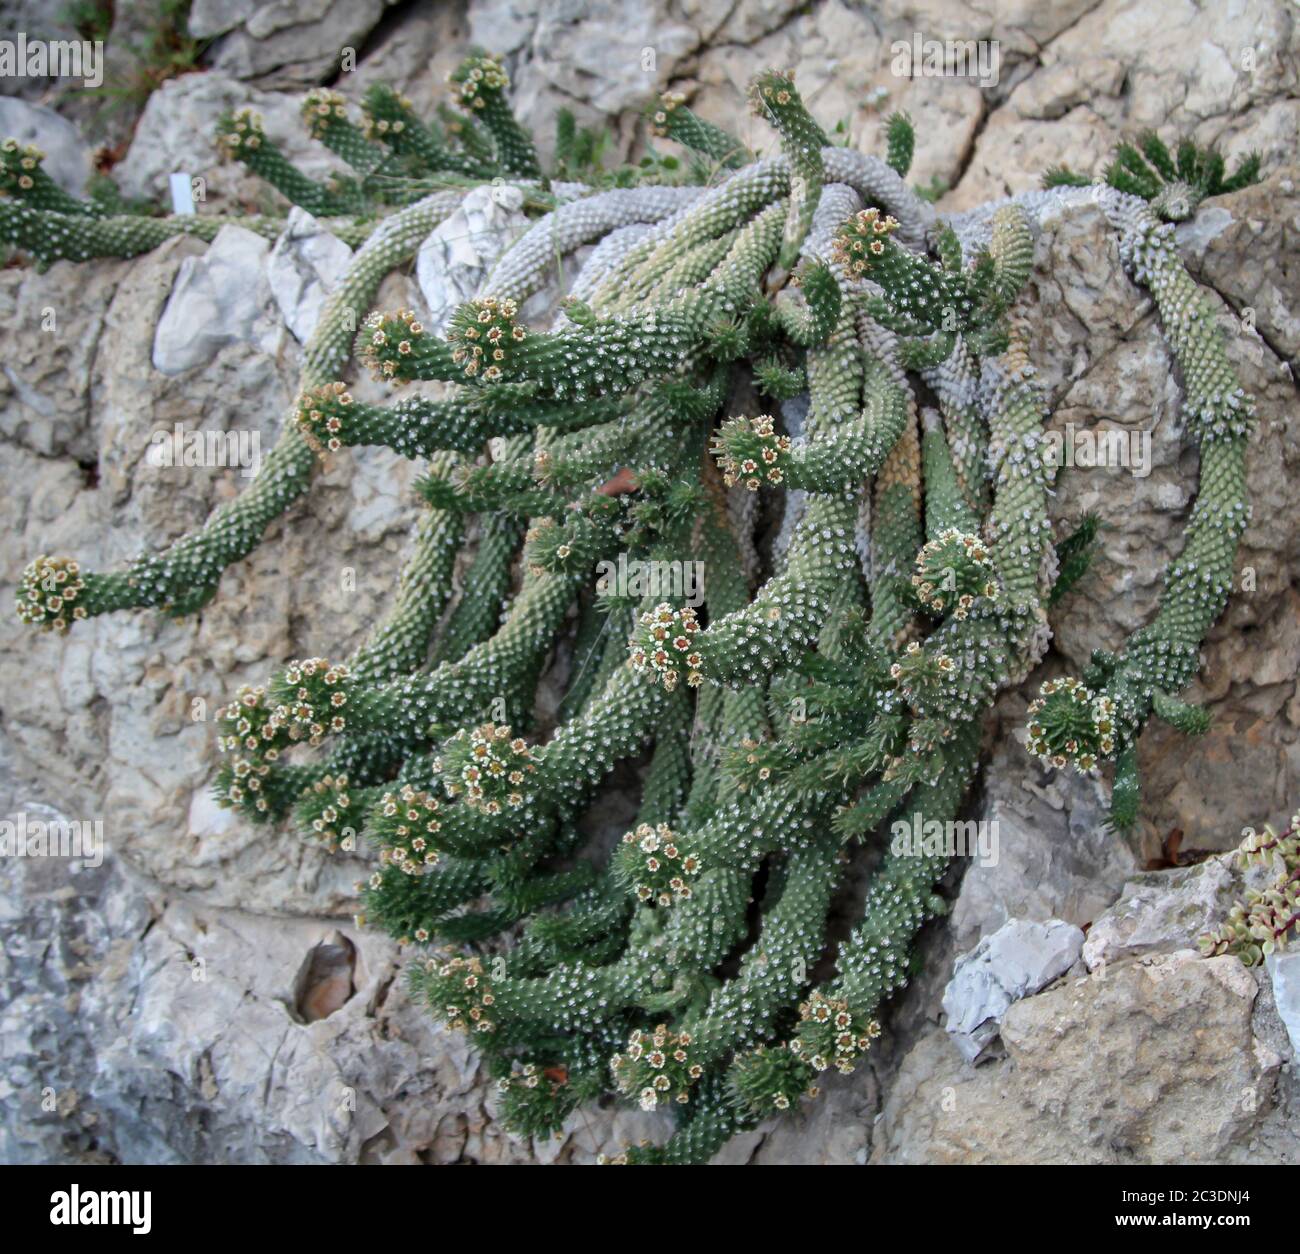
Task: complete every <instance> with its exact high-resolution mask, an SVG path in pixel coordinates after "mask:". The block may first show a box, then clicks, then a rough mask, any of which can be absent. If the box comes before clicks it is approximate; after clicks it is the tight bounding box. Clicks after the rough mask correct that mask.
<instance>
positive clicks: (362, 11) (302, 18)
mask: <svg viewBox="0 0 1300 1254" xmlns="http://www.w3.org/2000/svg"><path fill="white" fill-rule="evenodd" d="M391 3H393V0H275V3H273V4H258V3H253V2H252V0H196V3H195V4H194V6H193V8H192V9H191V11H190V33H191V34H192V35H196V36H198V37H199V38H210V37H215V39H216V42H215V43H214V45H213V48H212V50H211V53H210V57H211V62H212V64H213V65H214V66H215V67H216V68H217V69H218V70H221V71H222V72H223V73H226V74H231V75H234V76H235V77H236V78H241V79H256V80H258V81H259V82H262V83H264V84H266V85H267V86H273V87H285V86H297V85H305V84H312V83H319V82H322V81H323V80H324V79H325V78H326V77H327V76H328V75H329V74H330V72H331V71H334V70H337V69H338V68H339V65H340V61H341V59H342V56H343V50H344V49H345V48H351V49H352V50H353V53H354V55H355V54H356V53H357V52H358V51H359V50H360V47H361V44H362V42H363V41H364V40H365V37H366V36H367V35H368V34H369V33H370V32H371V31H372V30H373V29H374V27H375V25H376V24H377V23H378V22H379V20H380V18H381V17H382V16H383V14H384V9H385V8H387V7H388V5H389V4H391Z"/></svg>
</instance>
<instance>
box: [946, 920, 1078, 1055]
mask: <svg viewBox="0 0 1300 1254" xmlns="http://www.w3.org/2000/svg"><path fill="white" fill-rule="evenodd" d="M1082 944H1083V933H1082V932H1081V931H1080V930H1079V929H1078V928H1077V927H1075V926H1074V925H1073V924H1072V923H1066V922H1063V921H1062V920H1061V919H1048V920H1047V922H1045V923H1039V922H1035V921H1032V920H1026V919H1008V920H1007V921H1006V922H1005V923H1004V924H1003V925H1002V926H1001V927H1000V928H998V930H997V931H996V932H993V933H992V934H991V935H988V936H985V937H983V938H982V939H981V940H980V943H979V944H978V945H976V946H975V948H974V949H972V950H971V951H970V952H969V953H965V954H962V955H961V957H959V958H958V959H957V962H956V964H955V966H954V967H953V972H952V979H951V980H949V982H948V987H947V988H946V989H945V990H944V994H943V1009H944V1013H945V1014H946V1015H947V1016H948V1022H947V1025H946V1027H947V1030H948V1034H949V1035H950V1036H951V1037H952V1041H953V1044H954V1045H956V1046H957V1048H958V1049H959V1050H961V1052H962V1054H963V1055H964V1056H965V1058H966V1059H967V1061H969V1062H974V1061H975V1060H976V1059H977V1058H978V1057H979V1056H980V1054H982V1053H983V1052H984V1050H985V1049H987V1048H988V1046H989V1045H990V1044H991V1043H992V1041H993V1040H994V1038H995V1037H996V1036H997V1034H998V1026H999V1025H1000V1024H1001V1022H1002V1018H1003V1016H1004V1015H1005V1014H1006V1012H1007V1010H1008V1009H1010V1007H1011V1005H1012V1003H1013V1002H1016V1001H1019V1000H1020V999H1021V998H1022V997H1026V996H1028V995H1029V994H1030V993H1036V992H1038V990H1039V989H1040V988H1043V987H1045V986H1046V985H1048V984H1050V983H1051V982H1052V981H1053V980H1055V979H1057V978H1058V977H1059V976H1061V975H1064V974H1065V972H1066V971H1068V970H1069V969H1070V968H1071V967H1072V966H1073V965H1074V964H1075V962H1076V961H1077V960H1078V957H1079V947H1080V945H1082Z"/></svg>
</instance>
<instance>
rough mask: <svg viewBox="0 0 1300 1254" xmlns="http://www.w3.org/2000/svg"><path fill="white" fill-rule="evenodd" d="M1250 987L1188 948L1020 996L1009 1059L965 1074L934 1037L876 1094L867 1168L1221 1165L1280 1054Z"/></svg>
mask: <svg viewBox="0 0 1300 1254" xmlns="http://www.w3.org/2000/svg"><path fill="white" fill-rule="evenodd" d="M1255 996H1256V983H1255V979H1254V977H1253V976H1252V975H1251V974H1250V972H1249V971H1248V970H1247V969H1246V968H1245V967H1243V966H1242V965H1241V963H1240V962H1239V961H1238V960H1237V959H1236V958H1230V957H1222V958H1212V959H1208V960H1205V959H1201V958H1198V957H1197V956H1196V955H1194V954H1192V953H1190V952H1188V951H1179V952H1176V953H1173V954H1167V955H1161V956H1159V957H1154V958H1151V959H1146V960H1138V961H1134V962H1128V963H1123V964H1121V965H1119V966H1116V967H1109V968H1107V971H1106V974H1105V976H1104V977H1102V978H1097V977H1095V976H1094V977H1085V978H1082V979H1077V980H1066V981H1064V982H1062V983H1061V984H1059V985H1057V986H1056V987H1055V988H1052V989H1049V990H1047V991H1046V992H1042V993H1039V994H1038V995H1037V996H1035V997H1027V998H1025V999H1024V1000H1022V1001H1018V1002H1016V1003H1015V1004H1014V1005H1013V1006H1012V1007H1011V1008H1010V1009H1009V1010H1008V1011H1007V1013H1006V1016H1005V1018H1004V1020H1003V1023H1002V1039H1003V1041H1004V1042H1005V1044H1006V1047H1007V1058H1006V1059H1005V1060H1003V1061H1002V1062H1000V1063H996V1064H994V1065H990V1066H986V1067H980V1068H978V1069H976V1070H974V1071H971V1070H970V1069H969V1068H967V1067H966V1066H965V1064H964V1063H961V1062H959V1061H957V1060H956V1056H955V1052H954V1051H951V1050H948V1058H950V1059H952V1061H946V1060H945V1058H944V1056H943V1053H942V1051H943V1050H944V1049H946V1048H947V1047H946V1046H944V1044H943V1043H942V1042H941V1041H939V1040H937V1039H936V1036H935V1035H933V1034H932V1035H931V1036H929V1037H928V1038H926V1039H925V1040H923V1041H922V1042H921V1043H920V1044H918V1045H917V1046H916V1048H915V1049H913V1050H912V1052H911V1053H910V1054H909V1055H908V1057H907V1058H906V1059H905V1060H904V1061H903V1064H902V1066H901V1067H900V1069H899V1071H898V1073H897V1076H896V1078H895V1081H894V1084H893V1088H892V1090H891V1092H890V1093H889V1094H888V1096H887V1097H886V1101H885V1108H884V1116H883V1118H882V1120H881V1124H880V1125H879V1126H878V1128H877V1135H876V1140H875V1143H874V1148H873V1153H872V1161H873V1162H964V1163H1002V1162H1028V1163H1119V1162H1139V1163H1169V1162H1193V1163H1194V1162H1217V1161H1221V1160H1222V1159H1223V1158H1224V1157H1225V1156H1226V1155H1227V1154H1228V1153H1229V1152H1230V1150H1231V1149H1232V1148H1233V1147H1240V1146H1243V1145H1244V1144H1245V1143H1246V1142H1247V1141H1248V1140H1249V1138H1250V1137H1251V1136H1252V1135H1253V1134H1254V1132H1255V1131H1256V1130H1257V1129H1258V1127H1259V1126H1260V1125H1261V1123H1262V1121H1263V1119H1264V1116H1265V1112H1266V1111H1267V1110H1268V1108H1269V1106H1270V1103H1271V1100H1272V1096H1273V1091H1274V1088H1275V1085H1276V1082H1277V1075H1278V1070H1279V1067H1280V1065H1281V1059H1280V1058H1279V1057H1278V1055H1277V1054H1276V1053H1274V1052H1273V1051H1272V1050H1271V1049H1269V1048H1268V1047H1267V1046H1265V1045H1263V1044H1262V1043H1261V1042H1259V1041H1258V1040H1257V1038H1256V1037H1255V1035H1254V1033H1253V1031H1252V1026H1251V1011H1252V1007H1253V1003H1254V1001H1255Z"/></svg>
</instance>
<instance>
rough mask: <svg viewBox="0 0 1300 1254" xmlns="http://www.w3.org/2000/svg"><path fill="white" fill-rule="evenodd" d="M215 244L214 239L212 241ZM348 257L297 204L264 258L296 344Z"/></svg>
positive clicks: (312, 327)
mask: <svg viewBox="0 0 1300 1254" xmlns="http://www.w3.org/2000/svg"><path fill="white" fill-rule="evenodd" d="M213 242H214V243H215V241H213ZM351 260H352V250H351V249H350V248H349V247H348V246H347V245H346V244H345V243H343V241H342V240H340V239H339V238H338V236H336V235H333V234H331V233H330V232H329V231H328V230H326V229H325V228H324V227H323V226H322V225H321V224H320V223H319V222H318V221H317V220H316V219H315V218H314V217H312V215H311V214H309V213H308V212H307V211H306V210H305V209H300V208H299V207H298V206H297V205H295V206H294V207H293V209H291V210H290V211H289V220H288V222H287V223H286V224H285V228H284V230H283V231H282V232H281V233H280V237H279V238H278V239H277V240H276V241H275V244H274V245H273V246H272V248H271V251H270V254H269V256H268V257H267V258H266V279H267V282H268V284H269V285H270V288H271V295H272V296H274V297H275V303H276V304H277V305H278V306H279V307H280V316H281V317H282V318H283V319H284V322H285V325H286V326H287V327H288V328H289V330H290V331H292V332H293V335H294V338H295V339H296V340H297V341H298V343H300V344H305V343H306V342H307V340H308V339H309V338H310V336H311V333H312V331H314V330H315V329H316V322H317V319H318V318H319V317H320V311H321V307H322V306H323V305H324V303H325V298H326V297H327V296H328V295H329V294H330V292H332V291H333V290H334V288H335V287H336V286H337V284H338V282H339V280H340V279H342V277H343V275H344V273H345V272H346V271H347V268H348V263H349V262H350V261H351Z"/></svg>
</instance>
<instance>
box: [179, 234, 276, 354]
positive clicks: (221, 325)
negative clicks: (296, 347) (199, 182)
mask: <svg viewBox="0 0 1300 1254" xmlns="http://www.w3.org/2000/svg"><path fill="white" fill-rule="evenodd" d="M270 249H271V245H270V244H269V243H268V242H267V241H266V240H264V239H263V238H262V237H261V236H260V235H257V234H254V232H252V231H248V230H245V229H244V228H243V227H242V226H223V227H222V228H221V230H220V231H218V232H217V234H216V237H215V238H214V239H213V241H212V243H211V244H210V245H209V246H208V249H207V251H206V252H205V253H203V255H202V256H198V257H186V258H185V260H184V261H182V262H181V265H180V269H179V270H177V272H176V281H175V282H174V283H173V284H172V291H171V295H170V296H169V297H168V298H167V306H166V308H165V309H164V310H163V313H162V317H161V318H159V319H158V327H157V329H156V330H155V332H154V340H153V364H154V368H155V369H157V370H161V371H162V373H163V374H180V373H181V372H182V371H184V370H191V369H193V368H194V367H195V366H202V365H206V364H207V363H208V362H210V361H211V360H212V359H213V358H214V357H215V356H216V355H217V353H219V352H220V351H221V349H223V348H225V347H226V346H227V345H228V344H237V343H248V344H253V345H255V346H257V347H259V348H261V349H262V350H263V351H264V352H269V353H274V352H276V351H277V349H278V347H279V343H278V341H279V340H280V339H282V338H283V334H284V333H283V330H282V329H281V328H280V320H279V317H278V316H276V315H274V314H272V313H271V309H270V307H272V297H271V289H270V286H269V284H268V283H267V279H266V273H265V270H266V259H267V254H268V253H269V252H270Z"/></svg>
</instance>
